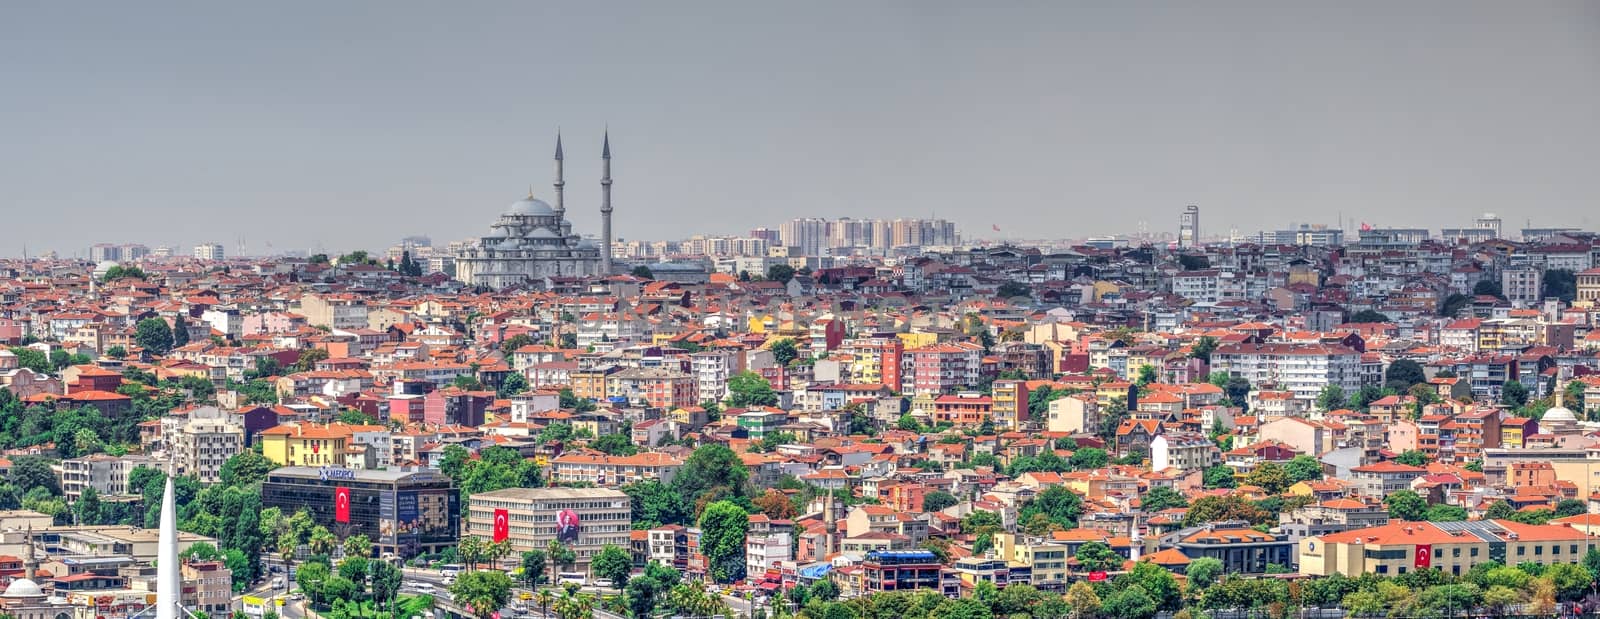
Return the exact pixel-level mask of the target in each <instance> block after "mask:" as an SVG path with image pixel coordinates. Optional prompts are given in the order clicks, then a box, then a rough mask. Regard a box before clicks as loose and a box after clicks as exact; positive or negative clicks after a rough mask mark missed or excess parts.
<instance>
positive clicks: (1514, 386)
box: [1500, 380, 1528, 408]
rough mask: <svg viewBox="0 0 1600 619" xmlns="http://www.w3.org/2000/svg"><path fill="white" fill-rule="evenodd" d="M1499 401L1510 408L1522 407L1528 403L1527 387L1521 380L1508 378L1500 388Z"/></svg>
mask: <svg viewBox="0 0 1600 619" xmlns="http://www.w3.org/2000/svg"><path fill="white" fill-rule="evenodd" d="M1500 403H1501V404H1504V405H1506V406H1509V407H1511V408H1522V407H1523V406H1526V405H1527V404H1528V388H1527V387H1526V386H1524V385H1523V384H1522V382H1521V381H1515V380H1508V381H1506V383H1505V386H1503V387H1501V388H1500Z"/></svg>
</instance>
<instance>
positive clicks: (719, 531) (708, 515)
mask: <svg viewBox="0 0 1600 619" xmlns="http://www.w3.org/2000/svg"><path fill="white" fill-rule="evenodd" d="M699 524H700V531H701V533H700V548H701V552H702V553H703V554H704V555H705V557H706V562H707V563H708V564H709V568H710V572H711V575H712V577H713V578H715V579H716V581H717V582H733V581H735V580H740V579H742V578H744V571H745V562H744V541H745V534H746V532H747V531H748V530H749V528H750V515H749V514H748V513H746V512H745V510H744V508H742V507H739V505H738V504H736V503H733V502H731V501H717V502H715V503H712V504H710V505H707V506H706V510H705V513H703V514H701V515H700V523H699Z"/></svg>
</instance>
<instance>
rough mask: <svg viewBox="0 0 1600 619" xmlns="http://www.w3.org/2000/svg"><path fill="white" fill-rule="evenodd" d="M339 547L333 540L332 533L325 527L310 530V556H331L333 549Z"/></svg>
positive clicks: (336, 541) (337, 542) (319, 526)
mask: <svg viewBox="0 0 1600 619" xmlns="http://www.w3.org/2000/svg"><path fill="white" fill-rule="evenodd" d="M338 545H339V540H337V539H334V537H333V533H331V532H329V531H328V528H327V527H324V526H321V525H318V526H317V528H315V529H312V530H311V554H314V555H331V554H333V549H334V547H336V546H338Z"/></svg>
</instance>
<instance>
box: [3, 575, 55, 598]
mask: <svg viewBox="0 0 1600 619" xmlns="http://www.w3.org/2000/svg"><path fill="white" fill-rule="evenodd" d="M42 597H44V591H43V590H41V589H40V588H39V585H38V584H37V583H35V582H33V581H32V580H28V579H26V578H18V579H16V580H13V581H11V584H10V585H8V586H6V592H5V593H3V594H0V598H7V599H16V598H42Z"/></svg>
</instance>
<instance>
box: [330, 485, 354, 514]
mask: <svg viewBox="0 0 1600 619" xmlns="http://www.w3.org/2000/svg"><path fill="white" fill-rule="evenodd" d="M333 521H334V522H350V489H349V488H346V487H344V486H339V487H337V488H334V489H333Z"/></svg>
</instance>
